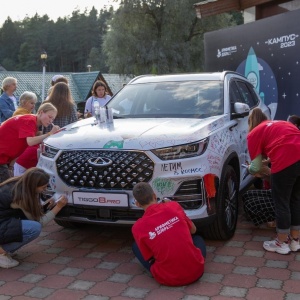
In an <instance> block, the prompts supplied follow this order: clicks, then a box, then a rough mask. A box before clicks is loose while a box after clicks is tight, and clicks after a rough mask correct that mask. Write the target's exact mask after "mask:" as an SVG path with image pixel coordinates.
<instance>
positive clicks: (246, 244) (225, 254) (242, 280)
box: [0, 215, 300, 300]
mask: <svg viewBox="0 0 300 300" xmlns="http://www.w3.org/2000/svg"><path fill="white" fill-rule="evenodd" d="M274 233H275V232H274V229H266V228H254V227H253V226H252V225H251V223H249V222H247V221H246V220H244V218H243V216H242V215H241V216H240V218H239V222H238V228H237V231H236V234H235V235H234V237H233V238H232V239H231V240H229V241H226V242H223V241H206V243H207V248H208V253H207V260H206V266H205V274H204V275H203V277H202V278H201V279H200V280H199V281H198V282H196V283H194V284H191V285H189V286H183V287H175V288H174V287H166V286H161V285H159V284H158V283H156V282H155V281H154V279H153V278H151V277H150V276H149V275H148V273H147V272H146V271H144V269H143V268H142V267H141V266H140V264H139V263H138V261H137V260H136V259H135V258H134V256H133V254H132V252H131V244H132V236H131V231H130V227H126V228H123V227H114V226H113V227H108V226H99V227H92V226H86V227H84V228H82V229H64V228H62V227H60V226H58V225H56V224H55V223H54V222H51V223H50V224H49V225H48V226H46V227H45V228H44V230H43V232H42V235H41V236H40V237H39V238H38V239H37V240H36V241H35V242H33V243H31V244H29V245H27V246H26V247H24V248H22V249H20V251H19V252H18V256H17V259H18V260H20V262H21V263H20V265H19V266H18V267H16V268H13V269H7V270H6V269H0V300H6V299H16V300H17V299H20V300H26V299H50V300H56V299H64V300H68V299H72V300H76V299H84V300H96V299H98V300H108V299H111V300H125V299H146V300H169V299H172V300H176V299H183V300H209V299H211V300H225V299H249V300H256V299H257V300H258V299H267V300H268V299H274V300H278V299H285V300H294V299H300V284H299V280H300V253H292V254H290V255H279V254H274V253H267V252H265V251H264V250H263V249H262V242H263V241H265V240H268V239H270V238H272V237H273V236H274Z"/></svg>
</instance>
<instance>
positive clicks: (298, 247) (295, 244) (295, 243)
mask: <svg viewBox="0 0 300 300" xmlns="http://www.w3.org/2000/svg"><path fill="white" fill-rule="evenodd" d="M290 248H291V250H292V251H293V252H298V251H300V243H299V240H298V241H296V240H294V239H291V242H290Z"/></svg>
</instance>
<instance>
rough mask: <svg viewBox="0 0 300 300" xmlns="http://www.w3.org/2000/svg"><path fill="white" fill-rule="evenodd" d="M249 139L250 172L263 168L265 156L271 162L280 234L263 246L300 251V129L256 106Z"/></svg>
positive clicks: (286, 251)
mask: <svg viewBox="0 0 300 300" xmlns="http://www.w3.org/2000/svg"><path fill="white" fill-rule="evenodd" d="M247 139H248V149H249V154H250V158H251V160H252V162H251V164H250V166H249V168H248V170H249V172H250V173H251V174H256V173H258V172H260V171H261V169H262V157H264V156H265V157H268V158H269V160H270V163H271V189H272V198H273V200H274V203H275V215H276V231H277V238H276V239H275V240H273V241H266V242H264V244H263V247H264V249H265V250H267V251H271V252H277V253H280V254H288V253H290V252H291V251H300V244H299V232H300V131H299V129H297V127H296V126H294V125H293V124H291V123H289V122H287V121H271V120H267V117H266V115H264V113H263V112H262V111H261V109H260V108H255V109H254V110H253V111H252V113H251V115H250V116H249V134H248V136H247ZM266 175H268V174H266Z"/></svg>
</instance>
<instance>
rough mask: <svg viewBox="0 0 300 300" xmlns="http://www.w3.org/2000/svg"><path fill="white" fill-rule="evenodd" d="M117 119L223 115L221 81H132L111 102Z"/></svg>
mask: <svg viewBox="0 0 300 300" xmlns="http://www.w3.org/2000/svg"><path fill="white" fill-rule="evenodd" d="M107 106H108V107H110V108H112V110H113V115H114V118H167V117H168V118H207V117H211V116H216V115H221V114H223V110H224V105H223V85H222V82H221V81H176V82H175V81H174V82H155V83H152V82H151V83H140V84H129V85H127V86H125V87H124V88H123V89H122V90H121V91H120V92H119V93H118V94H117V95H115V97H114V98H113V99H112V100H111V101H110V102H109V103H108V105H107Z"/></svg>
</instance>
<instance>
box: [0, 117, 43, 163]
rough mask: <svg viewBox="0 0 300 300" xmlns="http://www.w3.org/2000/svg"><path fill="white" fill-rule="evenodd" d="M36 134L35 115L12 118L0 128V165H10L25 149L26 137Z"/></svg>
mask: <svg viewBox="0 0 300 300" xmlns="http://www.w3.org/2000/svg"><path fill="white" fill-rule="evenodd" d="M36 132H37V119H36V116H35V115H19V116H15V117H12V118H10V119H8V120H6V121H5V122H3V123H2V124H1V126H0V137H1V138H0V164H1V165H3V164H7V163H10V162H11V161H12V160H14V159H16V158H17V157H18V156H19V155H20V154H21V153H22V152H23V151H24V150H25V149H26V148H27V146H28V145H27V141H26V138H27V137H33V136H35V135H36Z"/></svg>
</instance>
